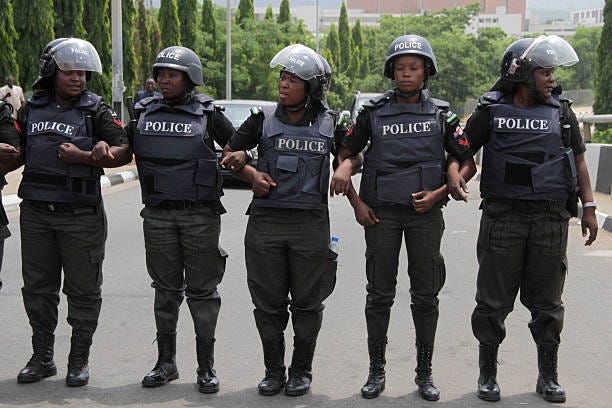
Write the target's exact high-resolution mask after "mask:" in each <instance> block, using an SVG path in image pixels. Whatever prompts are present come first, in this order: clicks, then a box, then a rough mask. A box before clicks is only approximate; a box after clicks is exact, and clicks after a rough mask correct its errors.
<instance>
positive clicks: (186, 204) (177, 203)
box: [154, 200, 211, 210]
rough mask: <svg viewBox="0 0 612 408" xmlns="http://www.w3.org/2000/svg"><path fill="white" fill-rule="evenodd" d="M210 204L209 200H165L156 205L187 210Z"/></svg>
mask: <svg viewBox="0 0 612 408" xmlns="http://www.w3.org/2000/svg"><path fill="white" fill-rule="evenodd" d="M210 206H211V203H210V202H209V201H191V200H165V201H162V202H161V203H160V204H159V205H156V206H154V207H155V208H161V209H164V210H186V209H188V208H202V207H210Z"/></svg>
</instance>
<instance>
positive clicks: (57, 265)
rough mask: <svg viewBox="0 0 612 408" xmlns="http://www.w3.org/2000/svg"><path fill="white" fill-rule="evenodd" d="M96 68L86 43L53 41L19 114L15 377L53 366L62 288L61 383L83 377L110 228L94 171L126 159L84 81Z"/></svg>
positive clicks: (114, 121) (107, 111)
mask: <svg viewBox="0 0 612 408" xmlns="http://www.w3.org/2000/svg"><path fill="white" fill-rule="evenodd" d="M93 72H97V73H98V74H101V73H102V64H101V63H100V57H99V56H98V52H97V51H96V49H95V48H94V46H93V45H91V44H90V43H89V42H87V41H84V40H82V39H79V38H59V39H56V40H53V41H51V42H50V43H49V44H47V46H46V47H45V48H44V50H43V51H42V54H41V55H40V71H39V74H38V78H37V79H36V81H35V82H34V84H33V85H32V88H33V89H34V95H33V96H32V98H31V99H29V100H28V101H27V102H26V104H25V105H24V106H23V107H22V108H21V109H20V110H19V114H18V118H17V122H18V124H19V127H20V128H21V129H23V135H22V139H21V148H22V150H23V151H24V152H25V153H24V155H25V157H24V160H25V167H24V170H23V177H22V180H21V184H20V185H19V191H18V195H19V197H20V198H21V199H22V202H21V205H20V213H21V215H20V227H21V259H22V275H23V289H22V293H23V303H24V306H25V310H26V313H27V315H28V318H29V321H30V326H31V327H32V348H33V351H34V353H33V355H32V357H31V358H30V360H29V361H28V363H27V364H26V366H25V367H24V368H23V369H22V370H21V371H20V372H19V374H18V376H17V381H18V382H20V383H33V382H37V381H40V380H41V379H42V378H45V377H49V376H52V375H55V374H57V368H56V366H55V363H54V361H53V353H54V343H55V335H54V332H55V328H56V326H57V321H58V304H59V301H60V297H59V291H60V288H62V291H63V292H64V293H65V294H66V298H67V301H68V319H67V320H68V324H70V325H71V326H72V337H71V340H70V344H71V345H70V354H69V356H68V372H67V374H66V385H68V386H83V385H85V384H87V383H88V381H89V365H88V362H89V350H90V347H91V344H92V339H93V335H94V332H95V331H96V328H97V326H98V317H99V315H100V308H101V305H102V289H101V287H102V261H103V259H104V252H105V242H106V235H107V221H106V214H105V212H104V206H103V202H102V190H101V186H100V176H101V175H102V174H103V168H104V167H119V166H122V165H124V164H127V163H129V162H130V161H131V159H132V155H131V153H130V150H129V146H128V144H127V138H126V135H125V131H124V130H123V126H122V124H121V122H120V121H119V119H118V118H117V115H116V114H115V113H114V112H113V111H112V109H111V108H110V107H109V106H107V105H106V104H105V103H104V101H103V100H102V97H100V96H98V95H96V94H94V93H93V92H90V91H88V90H87V88H86V85H87V80H88V79H90V78H91V75H92V73H93ZM62 270H63V272H64V273H63V281H62Z"/></svg>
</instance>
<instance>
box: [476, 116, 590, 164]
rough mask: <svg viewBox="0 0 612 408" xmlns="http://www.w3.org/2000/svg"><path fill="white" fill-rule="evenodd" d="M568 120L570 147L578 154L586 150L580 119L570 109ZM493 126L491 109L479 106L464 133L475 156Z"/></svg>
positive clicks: (487, 138) (485, 141) (486, 139)
mask: <svg viewBox="0 0 612 408" xmlns="http://www.w3.org/2000/svg"><path fill="white" fill-rule="evenodd" d="M568 111H569V115H568V118H567V120H568V122H569V124H570V126H571V133H570V134H571V136H570V147H571V148H572V150H573V152H574V155H575V156H578V155H580V154H582V153H584V152H585V151H586V147H585V146H584V143H583V141H582V136H581V135H580V128H579V127H578V120H577V119H576V114H575V113H574V111H572V110H571V108H570V109H568ZM490 132H491V128H490V121H489V110H488V109H486V108H477V109H476V110H475V111H474V113H472V116H470V118H469V119H468V121H467V124H466V125H465V129H464V133H465V134H466V135H467V137H468V140H469V141H470V154H471V155H472V156H473V155H474V154H476V152H478V150H479V149H480V148H481V147H482V146H483V145H484V144H485V143H487V141H488V140H489V136H490Z"/></svg>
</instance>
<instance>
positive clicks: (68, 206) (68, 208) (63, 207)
mask: <svg viewBox="0 0 612 408" xmlns="http://www.w3.org/2000/svg"><path fill="white" fill-rule="evenodd" d="M24 202H25V204H26V205H28V206H30V207H34V208H37V209H39V210H43V211H48V212H50V213H57V214H78V213H87V212H96V211H97V209H98V206H97V205H85V204H73V203H53V202H48V201H35V200H24Z"/></svg>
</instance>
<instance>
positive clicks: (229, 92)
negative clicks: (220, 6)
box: [225, 0, 232, 100]
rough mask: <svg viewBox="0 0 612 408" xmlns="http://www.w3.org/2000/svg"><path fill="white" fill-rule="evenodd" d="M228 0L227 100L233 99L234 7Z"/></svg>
mask: <svg viewBox="0 0 612 408" xmlns="http://www.w3.org/2000/svg"><path fill="white" fill-rule="evenodd" d="M230 3H231V0H227V9H226V13H225V37H226V41H225V99H228V100H231V99H232V5H231V4H230Z"/></svg>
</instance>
